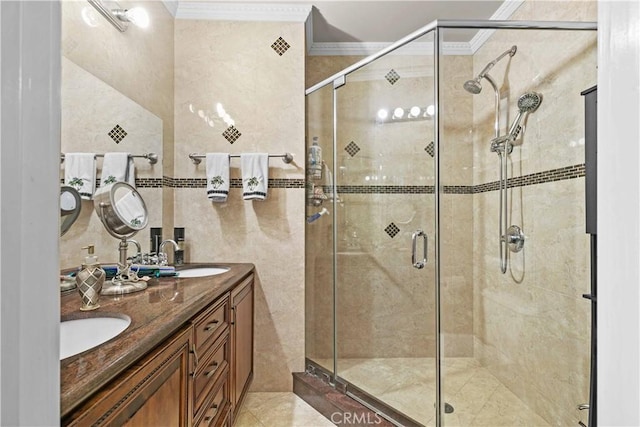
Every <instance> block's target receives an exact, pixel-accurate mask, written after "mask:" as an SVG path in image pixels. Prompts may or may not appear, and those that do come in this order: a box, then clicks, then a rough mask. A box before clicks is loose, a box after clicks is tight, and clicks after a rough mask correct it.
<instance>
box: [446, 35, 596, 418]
mask: <svg viewBox="0 0 640 427" xmlns="http://www.w3.org/2000/svg"><path fill="white" fill-rule="evenodd" d="M459 31H460V30H456V29H444V30H442V34H443V37H444V41H447V40H451V39H455V37H456V35H457V34H456V33H457V32H459ZM513 46H517V52H516V53H515V54H514V55H513V56H512V57H504V59H502V60H501V61H500V62H498V63H497V64H495V66H494V67H493V68H491V71H490V73H489V74H490V77H489V78H492V79H493V80H494V81H495V83H496V87H497V89H496V91H497V93H498V95H499V99H500V108H501V111H500V114H499V130H500V136H501V137H504V136H505V135H509V134H510V133H511V129H515V128H516V126H514V125H513V123H514V122H516V121H517V118H518V117H520V114H519V111H522V110H524V109H525V108H530V107H531V104H529V102H530V101H531V100H532V99H534V98H536V99H541V103H540V104H539V105H538V106H537V109H535V110H534V109H532V110H531V112H529V113H526V116H523V117H524V120H522V121H521V123H522V129H521V130H520V131H519V132H518V133H516V134H515V135H516V137H514V138H513V140H512V145H513V146H512V147H511V148H512V151H511V152H510V154H508V155H507V157H506V159H507V177H508V185H507V186H506V196H503V195H502V194H501V191H500V185H499V182H498V180H499V178H500V174H501V170H500V165H501V163H500V159H499V153H498V152H496V151H495V150H494V149H492V148H493V146H492V142H495V141H496V140H497V138H496V137H495V134H494V132H495V130H494V122H495V114H494V107H495V106H494V98H495V94H494V89H493V88H492V87H491V84H490V82H489V80H488V79H487V78H479V79H478V80H479V81H480V84H481V85H482V86H483V88H482V91H481V92H474V91H468V90H467V88H466V87H465V82H468V81H470V79H474V78H475V77H476V76H478V75H479V74H482V70H483V69H485V67H486V66H487V64H490V63H491V62H492V61H494V60H495V58H496V57H498V56H499V55H500V54H501V53H503V52H505V51H508V50H510V49H512V47H513ZM596 50H597V46H596V32H595V31H566V30H555V29H554V30H550V29H549V30H540V29H538V30H534V29H530V30H526V31H525V30H512V29H498V30H496V31H494V32H493V33H492V34H491V36H490V37H489V38H488V39H487V40H486V42H485V43H484V44H483V45H482V46H481V47H480V48H479V49H478V50H477V51H475V53H474V54H473V55H464V56H456V55H448V56H447V55H444V56H442V57H441V58H440V61H439V65H440V69H439V76H440V88H441V90H440V99H439V101H440V107H441V108H440V111H442V112H443V113H442V114H441V115H440V123H441V126H440V128H441V134H440V141H441V144H440V182H441V183H442V185H441V187H440V188H441V195H440V199H441V206H442V209H441V211H440V216H439V224H440V232H441V239H440V266H441V270H440V289H441V313H442V314H441V344H442V361H441V366H442V378H441V381H442V400H443V401H444V402H446V403H447V404H448V405H449V406H448V409H449V410H448V411H446V409H447V407H445V412H447V413H445V414H444V416H443V425H444V426H464V427H473V426H486V425H492V426H549V425H563V426H569V425H579V422H581V421H582V422H584V423H586V421H587V418H586V417H587V416H588V414H587V412H588V411H579V410H578V409H577V406H578V405H579V404H582V403H586V402H588V400H589V358H590V339H589V338H590V331H589V328H590V303H589V302H588V301H586V300H585V299H584V298H582V294H584V293H588V292H589V290H590V280H589V279H590V278H589V273H590V272H589V236H588V235H587V234H586V233H585V215H584V210H585V202H584V187H585V183H584V110H583V99H582V96H581V92H582V91H583V90H585V89H587V88H590V87H592V86H593V85H594V84H595V83H596V80H597V79H596V75H597V70H596ZM471 81H473V80H471ZM505 198H506V208H507V209H506V220H507V227H508V228H506V227H501V225H502V224H500V221H499V218H500V215H501V210H502V208H503V206H502V207H501V201H502V202H504V199H505ZM503 212H504V211H503ZM511 226H517V227H518V228H520V229H521V230H522V232H523V239H524V244H523V246H522V245H515V244H512V241H511V240H507V242H508V243H509V245H508V248H507V258H506V269H504V270H503V269H502V268H501V263H502V262H503V260H502V259H501V253H500V249H501V248H500V245H501V243H502V241H501V232H500V230H501V229H502V230H504V229H506V230H507V233H508V229H509V228H511ZM507 236H508V234H507Z"/></svg>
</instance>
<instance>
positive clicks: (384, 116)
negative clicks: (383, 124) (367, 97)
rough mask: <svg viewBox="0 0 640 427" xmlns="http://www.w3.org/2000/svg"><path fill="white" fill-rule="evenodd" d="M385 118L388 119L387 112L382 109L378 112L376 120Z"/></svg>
mask: <svg viewBox="0 0 640 427" xmlns="http://www.w3.org/2000/svg"><path fill="white" fill-rule="evenodd" d="M387 117H389V112H388V111H387V110H385V109H384V108H381V109H379V110H378V119H380V120H385V119H386V118H387Z"/></svg>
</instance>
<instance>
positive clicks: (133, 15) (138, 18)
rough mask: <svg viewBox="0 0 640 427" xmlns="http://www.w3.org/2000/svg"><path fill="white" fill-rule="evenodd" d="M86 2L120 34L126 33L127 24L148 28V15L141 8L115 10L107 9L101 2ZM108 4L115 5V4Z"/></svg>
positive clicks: (91, 0) (89, 0)
mask: <svg viewBox="0 0 640 427" xmlns="http://www.w3.org/2000/svg"><path fill="white" fill-rule="evenodd" d="M87 1H88V2H89V3H90V4H91V6H93V7H95V8H96V10H97V11H98V12H100V14H101V15H102V16H104V17H105V18H106V19H107V21H109V22H110V23H111V25H113V26H114V27H116V28H117V29H118V30H119V31H120V32H125V31H127V28H128V24H129V23H132V24H133V25H135V26H137V27H140V28H147V27H148V26H149V23H150V20H149V14H148V13H147V11H146V10H145V9H144V8H142V7H132V8H131V9H121V8H120V7H117V8H115V9H109V8H108V7H107V6H105V4H104V3H103V2H102V0H87ZM109 3H114V4H116V5H117V3H115V2H109Z"/></svg>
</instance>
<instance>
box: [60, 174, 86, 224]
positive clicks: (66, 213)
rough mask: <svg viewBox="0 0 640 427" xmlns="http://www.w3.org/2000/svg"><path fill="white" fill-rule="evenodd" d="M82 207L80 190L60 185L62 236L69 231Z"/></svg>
mask: <svg viewBox="0 0 640 427" xmlns="http://www.w3.org/2000/svg"><path fill="white" fill-rule="evenodd" d="M81 209H82V201H81V199H80V194H79V193H78V191H77V190H76V189H75V188H73V187H70V186H68V185H63V186H62V187H60V236H64V234H65V233H66V232H67V231H69V229H70V228H71V226H72V225H73V223H74V222H76V219H78V215H80V210H81Z"/></svg>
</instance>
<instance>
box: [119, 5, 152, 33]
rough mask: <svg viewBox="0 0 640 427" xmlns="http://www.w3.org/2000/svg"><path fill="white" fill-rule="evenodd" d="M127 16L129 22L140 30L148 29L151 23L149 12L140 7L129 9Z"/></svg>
mask: <svg viewBox="0 0 640 427" xmlns="http://www.w3.org/2000/svg"><path fill="white" fill-rule="evenodd" d="M125 16H126V18H127V21H129V22H131V23H132V24H133V25H135V26H136V27H140V28H148V27H149V23H150V22H151V20H150V19H149V14H148V13H147V11H146V10H145V9H144V8H142V7H140V6H136V7H132V8H131V9H127V10H126V11H125Z"/></svg>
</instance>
